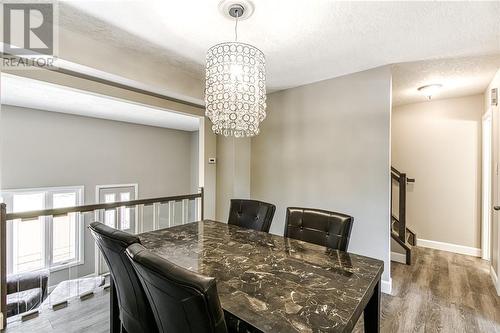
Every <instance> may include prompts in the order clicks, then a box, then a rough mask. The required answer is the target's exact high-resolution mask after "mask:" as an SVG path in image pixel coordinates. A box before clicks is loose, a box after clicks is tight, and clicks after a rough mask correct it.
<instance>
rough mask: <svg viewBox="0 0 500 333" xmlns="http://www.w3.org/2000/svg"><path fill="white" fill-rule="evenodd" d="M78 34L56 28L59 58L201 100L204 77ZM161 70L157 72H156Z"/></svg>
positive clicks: (159, 59) (158, 59)
mask: <svg viewBox="0 0 500 333" xmlns="http://www.w3.org/2000/svg"><path fill="white" fill-rule="evenodd" d="M92 37H93V36H91V35H90V36H89V35H84V34H82V33H81V32H76V31H71V30H67V29H64V28H60V29H59V34H58V39H59V54H58V57H59V58H61V59H64V60H66V61H71V62H74V63H77V64H80V65H85V66H88V67H91V68H94V69H98V70H101V71H104V72H106V73H109V74H114V75H118V76H122V77H124V78H127V79H130V80H135V81H138V82H141V83H143V84H147V85H149V86H151V87H155V88H158V89H162V90H164V91H170V92H172V93H173V94H175V95H185V96H189V97H194V98H198V99H203V98H204V87H205V85H204V80H203V79H204V77H197V76H195V75H194V74H192V73H189V72H187V71H184V70H182V69H180V68H179V67H178V66H174V65H172V64H170V63H168V61H167V59H165V60H163V59H162V58H161V57H156V58H152V57H147V56H144V53H142V52H138V51H136V50H131V49H118V48H116V47H114V46H112V45H110V44H108V43H102V42H99V41H97V40H95V39H94V38H92ZM159 68H160V69H161V70H158V69H159Z"/></svg>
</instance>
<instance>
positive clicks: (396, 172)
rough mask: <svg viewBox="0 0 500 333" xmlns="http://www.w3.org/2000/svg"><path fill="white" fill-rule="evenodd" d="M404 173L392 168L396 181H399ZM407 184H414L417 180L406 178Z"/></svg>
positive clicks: (392, 175)
mask: <svg viewBox="0 0 500 333" xmlns="http://www.w3.org/2000/svg"><path fill="white" fill-rule="evenodd" d="M402 174H403V173H402V172H401V171H399V170H398V169H396V168H395V167H393V166H391V177H392V178H393V179H394V180H397V181H399V177H400V176H401V175H402ZM406 182H407V183H414V182H415V178H408V177H407V178H406Z"/></svg>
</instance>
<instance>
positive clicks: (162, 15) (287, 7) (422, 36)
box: [60, 0, 500, 91]
mask: <svg viewBox="0 0 500 333" xmlns="http://www.w3.org/2000/svg"><path fill="white" fill-rule="evenodd" d="M253 2H254V4H255V12H254V15H253V16H252V17H251V18H249V19H248V20H245V21H242V22H240V25H239V39H240V40H241V41H244V42H249V43H251V44H254V45H255V46H257V47H259V48H260V49H261V50H263V51H264V53H265V54H266V58H267V71H268V90H270V91H274V90H280V89H285V88H289V87H294V86H299V85H303V84H307V83H311V82H315V81H319V80H323V79H328V78H332V77H336V76H340V75H344V74H348V73H352V72H357V71H361V70H365V69H369V68H373V67H378V66H382V65H387V64H393V63H400V62H410V61H418V60H428V59H437V58H450V57H466V56H478V55H487V54H494V53H500V19H499V17H500V2H499V1H492V2H474V1H464V2H437V1H432V2H430V1H429V2H420V1H414V2H411V1H401V2H349V1H342V2H338V1H331V0H307V1H306V0H272V1H271V0H254V1H253ZM65 3H66V4H69V5H70V6H67V5H65V4H61V5H60V8H61V12H60V22H61V24H62V25H63V26H64V27H66V28H69V29H76V30H83V31H85V32H86V33H88V34H91V35H92V36H93V38H97V39H101V40H103V41H105V42H108V43H113V44H117V45H120V46H121V47H123V48H125V49H126V48H133V49H137V50H140V51H142V52H144V53H145V54H150V55H152V56H164V57H167V58H168V59H169V61H171V62H173V63H174V64H177V65H178V66H179V67H182V68H184V69H185V70H187V71H189V72H191V73H193V74H194V75H198V76H199V77H200V78H203V77H204V76H203V68H204V61H205V52H206V50H207V49H208V48H209V47H210V46H211V45H213V44H215V43H218V42H221V41H225V40H232V39H233V38H234V36H233V34H234V25H233V22H232V21H230V20H228V19H226V18H225V17H223V16H222V15H221V14H220V13H219V12H218V9H217V6H218V3H219V0H189V1H178V0H175V1H173V0H143V1H118V0H116V1H113V0H107V1H73V0H71V1H65ZM81 12H83V13H84V14H82V13H81Z"/></svg>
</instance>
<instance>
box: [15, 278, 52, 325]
mask: <svg viewBox="0 0 500 333" xmlns="http://www.w3.org/2000/svg"><path fill="white" fill-rule="evenodd" d="M48 279H49V271H48V270H40V271H35V272H27V273H20V274H12V275H9V276H7V317H11V316H15V315H18V314H20V313H23V312H27V311H31V310H34V309H36V308H37V307H38V306H39V305H40V304H41V303H42V302H43V301H44V300H45V299H46V298H47V281H48Z"/></svg>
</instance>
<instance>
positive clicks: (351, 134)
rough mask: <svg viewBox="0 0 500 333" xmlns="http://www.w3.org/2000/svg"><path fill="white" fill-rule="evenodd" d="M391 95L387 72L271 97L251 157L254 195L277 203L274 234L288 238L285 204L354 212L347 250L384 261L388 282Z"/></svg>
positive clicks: (376, 71)
mask: <svg viewBox="0 0 500 333" xmlns="http://www.w3.org/2000/svg"><path fill="white" fill-rule="evenodd" d="M390 96H391V73H390V69H389V68H388V67H382V68H377V69H373V70H369V71H365V72H361V73H356V74H352V75H348V76H344V77H339V78H335V79H331V80H326V81H322V82H318V83H314V84H309V85H306V86H302V87H298V88H294V89H288V90H285V91H281V92H277V93H274V94H270V95H269V96H268V109H267V111H268V117H267V118H266V120H264V122H263V124H262V129H261V133H260V134H259V136H257V137H255V138H253V139H252V154H251V156H252V157H251V160H252V166H251V195H252V198H255V199H260V200H264V201H269V202H272V203H275V204H276V205H277V210H276V215H275V217H274V221H273V223H272V226H271V232H272V233H275V234H280V235H282V234H283V229H284V221H285V209H286V207H287V206H303V207H315V208H323V209H327V210H333V211H338V212H343V213H347V214H350V215H352V216H354V227H353V231H352V237H351V243H350V245H349V251H351V252H354V253H358V254H363V255H367V256H370V257H374V258H378V259H381V260H383V261H384V263H385V271H384V275H383V280H385V281H389V280H390V260H389V251H390V246H389V244H390V242H389V239H390V238H389V236H390V235H389V209H390V208H389V206H390V200H389V189H390V176H389V165H390V164H389V161H390V115H391V99H390Z"/></svg>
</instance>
